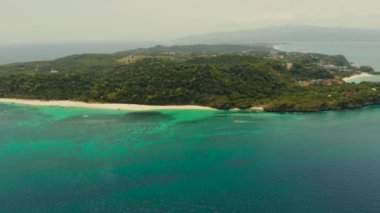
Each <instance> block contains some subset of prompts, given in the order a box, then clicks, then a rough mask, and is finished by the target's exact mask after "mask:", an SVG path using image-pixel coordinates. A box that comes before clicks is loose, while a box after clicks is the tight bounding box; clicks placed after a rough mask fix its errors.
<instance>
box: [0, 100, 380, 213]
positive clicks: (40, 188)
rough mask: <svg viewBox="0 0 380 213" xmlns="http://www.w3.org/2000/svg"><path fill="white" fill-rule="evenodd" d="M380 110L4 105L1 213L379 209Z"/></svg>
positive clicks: (0, 150)
mask: <svg viewBox="0 0 380 213" xmlns="http://www.w3.org/2000/svg"><path fill="white" fill-rule="evenodd" d="M379 127H380V108H379V107H368V108H365V109H361V110H352V111H342V112H326V113H320V114H270V113H256V114H255V113H242V112H224V111H192V110H188V111H178V110H177V111H154V112H122V111H112V110H90V109H75V108H58V107H31V106H21V105H7V104H0V212H12V213H14V212H379V210H380V181H379V180H380V140H379Z"/></svg>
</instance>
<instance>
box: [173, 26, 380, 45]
mask: <svg viewBox="0 0 380 213" xmlns="http://www.w3.org/2000/svg"><path fill="white" fill-rule="evenodd" d="M287 41H380V29H354V28H330V27H318V26H281V27H267V28H257V29H248V30H240V31H232V32H219V33H211V34H204V35H195V36H189V37H186V38H183V39H180V41H179V42H182V43H206V44H216V43H223V44H225V43H229V44H247V43H260V42H264V43H266V42H287Z"/></svg>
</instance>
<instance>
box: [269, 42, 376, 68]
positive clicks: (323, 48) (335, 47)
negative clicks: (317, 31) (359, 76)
mask: <svg viewBox="0 0 380 213" xmlns="http://www.w3.org/2000/svg"><path fill="white" fill-rule="evenodd" d="M275 48H277V49H279V50H283V51H292V52H303V53H324V54H329V55H337V54H342V55H344V56H346V57H347V59H348V60H349V61H350V62H352V63H354V65H357V66H361V65H370V66H372V67H373V68H374V69H375V70H376V71H380V42H373V41H371V42H365V41H356V42H354V41H350V42H338V41H331V42H329V41H305V42H287V43H285V44H281V45H276V47H275Z"/></svg>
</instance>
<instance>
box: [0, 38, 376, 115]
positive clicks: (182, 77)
mask: <svg viewBox="0 0 380 213" xmlns="http://www.w3.org/2000/svg"><path fill="white" fill-rule="evenodd" d="M0 70H1V71H2V72H0V97H1V98H25V99H44V100H52V99H54V100H78V101H87V102H111V103H131V104H151V105H187V104H195V105H203V106H211V107H215V108H218V109H232V108H240V109H249V108H251V107H253V106H264V107H265V109H266V110H267V111H320V110H329V109H334V110H338V109H344V108H357V107H361V106H364V105H369V104H378V103H380V93H379V92H378V91H380V86H379V85H378V84H370V83H363V84H360V85H354V84H347V83H344V82H343V81H342V77H345V76H350V75H352V74H355V73H360V72H362V71H367V72H370V71H372V70H371V69H370V68H369V67H364V68H357V67H353V66H351V65H350V64H349V63H348V61H347V60H346V58H345V57H344V56H327V55H321V54H302V53H285V52H280V51H275V50H272V49H267V47H255V46H238V45H217V46H205V45H196V46H184V47H180V46H175V47H160V46H157V47H154V48H152V49H150V50H149V49H139V50H135V51H127V52H119V53H115V54H85V55H74V56H68V57H65V58H61V59H57V60H53V61H43V62H30V63H18V64H10V65H6V66H2V67H0Z"/></svg>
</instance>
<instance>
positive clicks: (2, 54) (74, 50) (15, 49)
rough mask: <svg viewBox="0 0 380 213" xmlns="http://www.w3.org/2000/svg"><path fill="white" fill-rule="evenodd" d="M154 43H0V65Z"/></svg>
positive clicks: (131, 47)
mask: <svg viewBox="0 0 380 213" xmlns="http://www.w3.org/2000/svg"><path fill="white" fill-rule="evenodd" d="M153 45H155V43H153V42H87V43H86V42H77V43H50V44H49V43H46V44H14V45H5V44H1V45H0V65H1V64H8V63H15V62H28V61H44V60H53V59H56V58H60V57H64V56H68V55H74V54H84V53H114V52H119V51H124V50H131V49H136V48H144V47H150V46H153Z"/></svg>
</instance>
